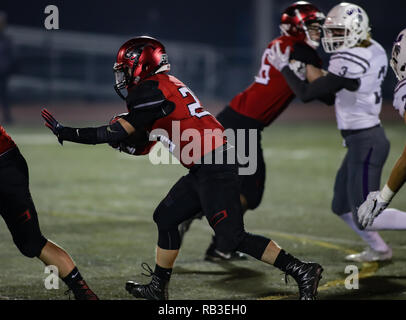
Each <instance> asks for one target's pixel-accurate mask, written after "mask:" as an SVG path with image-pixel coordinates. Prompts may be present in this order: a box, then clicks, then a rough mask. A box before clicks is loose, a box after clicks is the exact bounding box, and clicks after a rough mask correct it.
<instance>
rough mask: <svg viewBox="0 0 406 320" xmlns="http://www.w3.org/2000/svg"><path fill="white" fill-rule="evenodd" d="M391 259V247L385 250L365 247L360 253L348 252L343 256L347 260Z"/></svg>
mask: <svg viewBox="0 0 406 320" xmlns="http://www.w3.org/2000/svg"><path fill="white" fill-rule="evenodd" d="M391 259H392V249H391V248H389V249H388V250H386V251H375V250H374V249H372V248H371V247H368V248H366V249H365V250H364V251H362V252H360V253H354V254H350V255H348V256H346V257H345V260H347V261H355V262H374V261H388V260H391Z"/></svg>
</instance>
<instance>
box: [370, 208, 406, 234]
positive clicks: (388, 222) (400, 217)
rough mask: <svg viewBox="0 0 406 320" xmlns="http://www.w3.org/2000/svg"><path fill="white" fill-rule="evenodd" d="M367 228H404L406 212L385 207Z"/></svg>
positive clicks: (405, 225)
mask: <svg viewBox="0 0 406 320" xmlns="http://www.w3.org/2000/svg"><path fill="white" fill-rule="evenodd" d="M367 230H406V212H404V211H400V210H398V209H392V208H387V209H385V210H383V211H382V213H381V214H380V215H379V216H377V217H376V218H375V220H374V222H373V223H372V225H371V226H369V227H367Z"/></svg>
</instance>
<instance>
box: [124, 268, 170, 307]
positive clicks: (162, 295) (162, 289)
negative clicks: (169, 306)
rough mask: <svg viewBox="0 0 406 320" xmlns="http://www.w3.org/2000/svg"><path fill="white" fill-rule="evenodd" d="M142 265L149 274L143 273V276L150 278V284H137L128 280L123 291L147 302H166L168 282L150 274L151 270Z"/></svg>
mask: <svg viewBox="0 0 406 320" xmlns="http://www.w3.org/2000/svg"><path fill="white" fill-rule="evenodd" d="M144 265H146V267H147V268H148V270H147V271H148V272H149V274H145V273H143V275H145V276H148V277H151V282H150V283H148V284H139V283H137V282H134V281H131V280H130V281H127V282H126V284H125V289H126V290H127V291H128V292H129V293H130V294H132V295H133V296H134V297H136V298H141V299H147V300H168V285H169V281H166V280H163V279H161V278H159V277H158V276H157V275H156V274H155V273H153V272H152V270H151V268H150V267H149V266H148V265H147V264H146V263H143V264H142V266H143V268H144ZM144 269H145V268H144ZM145 270H146V269H145Z"/></svg>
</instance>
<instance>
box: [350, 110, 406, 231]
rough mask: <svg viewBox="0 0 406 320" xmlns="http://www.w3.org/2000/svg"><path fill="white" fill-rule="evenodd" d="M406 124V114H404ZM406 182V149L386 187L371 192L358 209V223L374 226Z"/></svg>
mask: <svg viewBox="0 0 406 320" xmlns="http://www.w3.org/2000/svg"><path fill="white" fill-rule="evenodd" d="M403 119H404V121H405V123H406V112H404V113H403ZM405 181H406V147H405V149H404V150H403V153H402V155H401V156H400V158H399V159H398V160H397V161H396V163H395V165H394V166H393V168H392V171H391V174H390V176H389V179H388V181H387V182H386V184H385V186H384V187H383V188H382V190H380V191H373V192H370V193H369V194H368V196H367V199H366V200H365V201H364V202H363V203H362V204H361V206H360V207H359V208H358V222H359V224H360V227H361V228H364V229H365V228H366V227H367V226H370V225H372V223H373V222H374V219H375V218H376V217H377V216H378V215H380V214H381V213H382V211H383V210H385V209H386V208H387V207H388V205H389V204H390V202H391V201H392V199H393V197H394V196H395V195H396V193H397V192H398V191H399V190H400V188H402V186H403V185H404V183H405Z"/></svg>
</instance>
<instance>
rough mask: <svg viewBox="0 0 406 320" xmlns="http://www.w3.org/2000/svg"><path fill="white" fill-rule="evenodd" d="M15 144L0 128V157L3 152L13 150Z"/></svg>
mask: <svg viewBox="0 0 406 320" xmlns="http://www.w3.org/2000/svg"><path fill="white" fill-rule="evenodd" d="M15 146H16V144H15V143H14V141H13V139H11V137H10V136H9V135H8V134H7V132H6V130H4V128H3V127H2V126H0V155H2V154H3V153H4V152H6V151H8V150H10V149H12V148H14V147H15Z"/></svg>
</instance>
